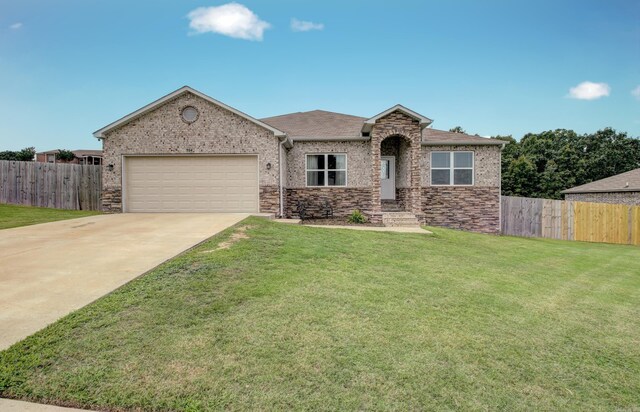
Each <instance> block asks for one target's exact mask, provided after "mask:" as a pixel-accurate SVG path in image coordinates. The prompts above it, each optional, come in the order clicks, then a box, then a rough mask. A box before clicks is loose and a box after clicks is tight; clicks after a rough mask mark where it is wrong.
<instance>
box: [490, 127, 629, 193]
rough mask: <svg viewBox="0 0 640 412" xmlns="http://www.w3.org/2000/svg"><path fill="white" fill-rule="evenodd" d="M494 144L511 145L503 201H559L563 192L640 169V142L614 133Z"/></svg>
mask: <svg viewBox="0 0 640 412" xmlns="http://www.w3.org/2000/svg"><path fill="white" fill-rule="evenodd" d="M493 138H494V139H499V140H504V141H505V142H507V144H506V145H505V148H504V150H503V152H502V187H503V194H505V195H519V196H529V197H544V198H550V199H560V198H562V194H561V193H560V192H561V191H562V190H565V189H568V188H570V187H573V186H577V185H581V184H585V183H589V182H592V181H594V180H599V179H603V178H605V177H609V176H613V175H615V174H619V173H622V172H626V171H628V170H631V169H635V168H638V167H640V140H639V139H637V138H633V137H629V136H627V134H626V133H618V132H616V131H615V130H614V129H611V128H606V129H602V130H599V131H597V132H595V133H591V134H583V135H578V134H577V133H576V132H574V131H573V130H566V129H557V130H548V131H545V132H541V133H528V134H526V135H525V136H524V137H522V139H520V141H519V142H518V141H516V140H515V139H514V138H513V137H511V136H495V137H493ZM527 176H528V177H527ZM525 177H527V178H528V179H531V180H529V181H527V180H526V179H525ZM530 182H534V183H535V184H534V185H531V184H530Z"/></svg>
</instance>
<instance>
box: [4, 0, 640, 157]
mask: <svg viewBox="0 0 640 412" xmlns="http://www.w3.org/2000/svg"><path fill="white" fill-rule="evenodd" d="M228 3H229V2H227V1H205V0H198V1H191V0H180V1H178V0H175V1H158V0H155V1H133V0H128V1H120V0H40V1H36V0H20V1H15V0H0V150H7V149H11V150H13V149H20V148H23V147H26V146H35V147H36V149H37V150H48V149H54V148H69V149H77V148H99V147H100V144H99V142H98V141H97V140H95V139H94V138H93V137H92V134H91V133H92V132H93V131H95V130H96V129H98V128H100V127H102V126H104V125H106V124H107V123H110V122H111V121H113V120H116V119H118V118H120V117H121V116H123V115H126V114H127V113H129V112H131V111H134V110H136V109H138V108H139V107H141V106H143V105H145V104H147V103H149V102H150V101H152V100H155V99H156V98H158V97H161V96H163V95H164V94H167V93H169V92H171V91H173V90H175V89H177V88H179V87H181V86H183V85H185V84H187V85H190V86H192V87H194V88H196V89H198V90H200V91H202V92H204V93H206V94H208V95H210V96H212V97H214V98H216V99H218V100H221V101H223V102H225V103H227V104H229V105H231V106H233V107H236V108H237V109H239V110H242V111H244V112H246V113H248V114H250V115H252V116H254V117H258V118H260V117H267V116H273V115H278V114H284V113H289V112H296V111H306V110H313V109H324V110H331V111H336V112H343V113H349V114H355V115H360V116H373V115H375V114H377V113H379V112H381V111H383V110H384V109H386V108H388V107H390V106H392V105H394V104H396V103H401V104H403V105H405V106H407V107H409V108H411V109H413V110H415V111H417V112H419V113H422V114H424V115H426V116H428V117H430V118H432V119H434V120H435V123H434V127H435V128H438V129H445V130H447V129H449V128H450V127H453V126H456V125H461V126H462V127H463V128H465V129H466V130H467V131H468V132H471V133H478V134H480V135H483V136H486V135H496V134H512V135H514V137H516V138H520V137H521V136H522V135H523V134H525V133H527V132H539V131H543V130H548V129H555V128H568V129H574V130H576V131H578V132H580V133H583V132H592V131H595V130H597V129H600V128H603V127H607V126H611V127H614V128H615V129H617V130H619V131H626V132H628V133H630V134H631V135H633V136H640V89H637V88H638V87H639V86H640V1H637V0H622V1H620V0H608V1H607V0H603V1H591V0H582V1H571V0H566V1H559V0H554V1H546V0H543V1H535V2H533V1H527V2H523V1H515V0H511V1H494V0H484V1H455V0H453V1H444V0H441V1H403V0H396V1H394V2H388V1H374V0H368V1H359V0H349V1H344V0H342V1H332V0H323V1H316V2H311V1H300V0H289V1H277V0H276V1H257V0H240V1H238V2H237V3H238V4H240V5H242V6H244V7H241V10H244V11H246V12H247V13H248V14H246V15H244V17H246V19H245V20H242V19H240V20H237V21H236V20H234V21H231V22H230V21H229V20H228V17H229V16H228V14H227V15H225V13H223V12H224V11H229V10H230V9H228V8H227V9H211V8H212V7H219V6H222V5H225V4H228ZM234 7H236V6H234ZM238 7H240V6H238ZM199 8H204V9H199ZM198 9H199V10H200V11H199V12H198V11H194V10H198ZM234 10H236V11H237V10H238V9H237V8H236V9H234ZM232 11H233V10H232ZM225 18H227V20H225ZM292 19H297V20H299V22H298V24H297V26H296V28H297V31H296V30H293V29H292ZM300 22H302V23H300ZM304 22H307V23H304ZM236 23H237V24H236ZM311 23H313V24H311ZM234 24H236V26H237V25H238V24H239V25H240V27H235V26H234ZM190 25H191V27H190ZM304 29H308V30H306V31H304ZM216 31H217V32H216ZM220 32H222V34H221V33H220ZM234 36H235V37H234ZM239 37H240V38H239ZM242 37H244V38H242ZM587 81H588V82H593V83H594V84H593V85H588V84H587V85H582V86H581V87H578V86H579V85H580V84H581V83H583V82H587ZM572 88H576V89H574V91H573V95H574V97H573V98H572V97H571V93H570V90H571V89H572ZM633 90H636V93H635V94H636V95H634V93H633V92H632V91H633ZM576 97H580V98H576ZM587 99H590V100H587Z"/></svg>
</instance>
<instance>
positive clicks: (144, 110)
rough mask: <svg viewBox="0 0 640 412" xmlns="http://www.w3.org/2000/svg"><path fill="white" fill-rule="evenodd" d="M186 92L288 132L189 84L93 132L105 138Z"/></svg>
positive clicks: (254, 121)
mask: <svg viewBox="0 0 640 412" xmlns="http://www.w3.org/2000/svg"><path fill="white" fill-rule="evenodd" d="M185 93H191V94H193V95H195V96H198V97H200V98H201V99H203V100H206V101H208V102H209V103H212V104H215V105H216V106H219V107H222V108H223V109H225V110H228V111H230V112H231V113H234V114H236V115H238V116H240V117H242V118H244V119H246V120H248V121H250V122H252V123H254V124H256V125H258V126H260V127H263V128H265V129H267V130H269V131H271V132H273V134H274V135H275V136H276V137H280V138H284V137H286V133H284V132H282V131H280V130H278V129H276V128H275V127H272V126H270V125H268V124H266V123H264V122H261V121H260V120H258V119H255V118H253V117H251V116H249V115H248V114H246V113H243V112H241V111H239V110H237V109H234V108H233V107H231V106H227V105H226V104H224V103H222V102H220V101H218V100H216V99H214V98H212V97H209V96H207V95H206V94H204V93H202V92H199V91H197V90H195V89H193V88H191V87H189V86H183V87H181V88H179V89H178V90H176V91H174V92H172V93H169V94H167V95H166V96H164V97H161V98H159V99H158V100H156V101H154V102H151V103H149V104H148V105H146V106H144V107H141V108H140V109H138V110H136V111H135V112H133V113H130V114H128V115H126V116H124V117H122V118H120V119H118V120H116V121H115V122H113V123H110V124H108V125H106V126H105V127H103V128H102V129H99V130H96V131H95V132H94V133H93V136H95V137H96V138H98V139H104V138H105V133H108V132H110V131H112V130H115V129H117V128H119V127H122V126H124V125H126V124H127V123H129V122H131V121H133V120H135V119H137V118H139V117H141V116H143V115H145V114H146V113H149V112H151V111H152V110H155V109H157V108H158V107H160V106H162V105H163V104H165V103H166V102H168V101H170V100H172V99H174V98H176V97H178V96H181V95H183V94H185Z"/></svg>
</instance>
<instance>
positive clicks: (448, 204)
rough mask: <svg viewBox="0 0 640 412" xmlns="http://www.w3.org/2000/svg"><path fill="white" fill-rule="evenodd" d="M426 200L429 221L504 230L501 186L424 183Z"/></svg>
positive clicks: (480, 229)
mask: <svg viewBox="0 0 640 412" xmlns="http://www.w3.org/2000/svg"><path fill="white" fill-rule="evenodd" d="M422 200H423V211H424V214H425V223H426V224H427V225H430V226H443V227H448V228H452V229H462V230H469V231H472V232H481V233H496V234H497V233H500V188H498V187H478V186H431V187H424V188H422Z"/></svg>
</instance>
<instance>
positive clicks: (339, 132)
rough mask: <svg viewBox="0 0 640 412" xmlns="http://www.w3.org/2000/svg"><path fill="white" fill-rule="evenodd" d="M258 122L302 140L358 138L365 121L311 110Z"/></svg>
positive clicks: (361, 118)
mask: <svg viewBox="0 0 640 412" xmlns="http://www.w3.org/2000/svg"><path fill="white" fill-rule="evenodd" d="M260 120H261V121H263V122H265V123H266V124H268V125H270V126H272V127H275V128H276V129H279V130H282V131H283V132H285V133H287V135H288V136H289V137H291V138H293V139H294V140H295V139H296V138H297V139H298V140H303V139H304V138H325V139H332V138H333V139H335V138H340V137H350V138H360V137H361V134H360V132H361V130H362V125H363V124H364V121H365V120H367V119H366V118H365V117H358V116H351V115H348V114H342V113H334V112H327V111H324V110H312V111H310V112H298V113H290V114H283V115H281V116H274V117H267V118H265V119H260ZM301 138H302V139H301Z"/></svg>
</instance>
